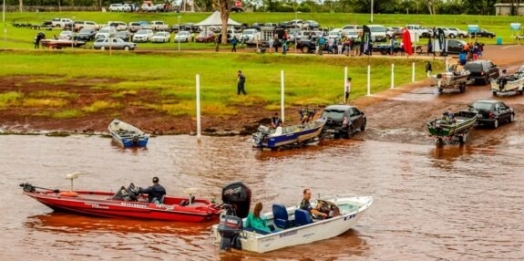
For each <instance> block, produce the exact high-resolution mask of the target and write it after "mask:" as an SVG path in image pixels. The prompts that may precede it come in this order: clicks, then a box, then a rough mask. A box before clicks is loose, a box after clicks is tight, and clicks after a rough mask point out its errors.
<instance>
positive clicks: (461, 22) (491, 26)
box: [0, 12, 524, 50]
mask: <svg viewBox="0 0 524 261" xmlns="http://www.w3.org/2000/svg"><path fill="white" fill-rule="evenodd" d="M209 15H210V13H183V14H180V16H181V21H180V22H181V23H188V22H193V23H196V22H200V21H202V20H203V19H205V18H206V17H207V16H209ZM54 17H67V18H72V19H76V20H90V21H95V22H97V23H99V24H107V22H108V21H123V22H131V21H141V20H146V21H152V20H163V21H164V22H166V23H167V24H169V25H176V24H177V17H178V14H175V13H110V12H106V13H102V12H61V13H58V12H42V13H28V12H26V13H7V14H6V22H7V25H6V29H7V34H6V35H5V36H6V40H7V41H0V43H1V44H0V48H23V49H31V48H33V45H32V41H33V38H34V36H35V35H36V32H37V31H35V30H31V29H27V28H15V27H12V26H11V24H12V23H13V22H24V23H33V24H41V23H42V22H43V21H44V20H50V19H52V18H54ZM231 18H232V19H234V20H236V21H238V22H240V23H247V24H249V25H251V24H252V23H254V22H280V21H288V20H292V19H295V13H233V14H232V15H231ZM298 18H299V19H303V20H307V19H312V20H316V21H318V22H319V23H320V24H321V26H323V27H330V28H336V27H341V26H343V25H346V24H369V23H370V22H369V18H370V15H369V14H354V13H337V14H332V13H300V14H298ZM513 22H517V23H522V24H524V17H522V16H518V17H510V16H477V15H433V16H431V15H417V14H409V15H406V14H375V15H374V20H373V23H374V24H383V25H385V26H393V25H395V26H403V25H406V24H420V25H422V26H426V27H433V26H456V27H459V28H461V29H462V30H467V25H468V24H478V25H479V26H480V27H481V28H485V29H487V30H490V31H493V32H495V33H496V34H497V37H501V38H502V40H503V43H513V42H514V41H513V40H512V38H511V35H512V32H511V30H510V28H509V24H510V23H513ZM59 32H60V31H59V30H53V31H52V32H49V31H45V33H46V35H47V37H48V38H50V37H52V36H53V34H57V35H58V34H59ZM481 41H482V42H485V43H488V44H494V43H495V41H496V39H495V38H494V39H487V38H483V39H482V40H481ZM422 42H425V40H424V39H423V40H422ZM181 46H182V50H187V49H209V48H212V46H213V44H200V43H189V44H186V43H182V44H181ZM177 47H178V45H177V44H174V43H166V44H150V43H148V44H139V47H138V48H148V49H149V48H152V49H157V48H161V49H166V48H167V49H170V50H176V49H177Z"/></svg>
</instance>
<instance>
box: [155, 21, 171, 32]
mask: <svg viewBox="0 0 524 261" xmlns="http://www.w3.org/2000/svg"><path fill="white" fill-rule="evenodd" d="M168 28H169V26H168V25H167V24H166V23H164V21H151V29H153V30H154V31H166V30H167V29H168Z"/></svg>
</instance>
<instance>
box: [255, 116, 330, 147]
mask: <svg viewBox="0 0 524 261" xmlns="http://www.w3.org/2000/svg"><path fill="white" fill-rule="evenodd" d="M325 123H326V119H324V118H320V119H317V120H315V121H312V122H308V123H305V124H297V125H291V126H285V127H277V128H275V129H272V128H269V127H267V126H263V125H260V127H258V130H257V133H255V134H253V143H254V146H255V147H258V148H270V149H276V148H280V147H291V146H302V145H307V144H309V143H312V142H316V141H318V139H319V136H320V134H321V133H322V129H323V128H324V124H325Z"/></svg>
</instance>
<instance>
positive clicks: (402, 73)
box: [0, 50, 443, 118]
mask: <svg viewBox="0 0 524 261" xmlns="http://www.w3.org/2000/svg"><path fill="white" fill-rule="evenodd" d="M0 55H1V57H2V60H3V61H2V63H1V64H0V77H8V76H16V75H22V76H29V77H31V80H30V83H32V84H39V83H41V84H45V85H56V86H59V85H60V86H63V85H71V86H73V89H72V90H70V91H69V92H68V93H62V92H38V93H25V94H24V92H23V90H24V85H23V84H14V86H8V88H7V89H8V91H6V92H2V93H0V109H2V108H3V109H7V108H9V107H11V106H34V107H46V106H52V107H54V108H56V107H60V108H62V109H63V110H64V113H63V114H58V115H56V117H59V118H60V117H63V118H67V117H76V116H78V115H83V114H87V113H90V112H95V111H98V110H103V109H105V108H119V107H121V106H123V104H124V101H123V100H124V99H127V100H126V102H125V104H126V105H129V104H131V105H133V106H139V107H144V108H150V109H154V110H156V111H160V112H166V113H168V114H171V115H194V113H195V107H194V100H195V75H197V74H199V75H200V77H201V89H202V95H201V97H202V103H203V113H204V114H211V115H233V114H237V113H239V111H238V110H239V109H238V108H239V107H242V106H250V105H263V106H265V108H266V109H275V108H278V107H279V104H280V72H281V70H284V72H285V88H286V104H287V105H288V106H291V105H303V104H319V105H321V104H331V103H338V102H341V101H342V92H343V76H344V69H343V68H344V67H345V66H347V67H348V71H349V76H350V77H352V78H353V81H352V83H353V84H352V87H353V88H352V94H351V97H352V98H356V97H359V96H363V95H365V94H366V93H367V88H366V86H367V76H366V74H367V66H368V65H370V66H371V71H372V75H371V86H372V93H377V92H379V91H382V90H385V89H387V88H389V87H390V73H391V63H394V64H395V72H396V78H395V79H396V82H395V84H396V85H397V86H398V85H400V84H404V83H407V82H410V81H411V69H412V63H413V62H415V63H416V72H417V74H416V78H417V79H419V80H420V79H424V77H425V76H424V61H420V60H419V61H415V60H412V59H406V58H399V59H388V58H374V59H368V58H346V57H333V56H331V57H326V56H325V57H318V56H306V55H298V56H294V55H288V56H282V55H280V54H265V55H256V54H247V53H246V54H244V53H237V54H231V53H211V52H210V53H184V52H182V53H176V52H174V53H169V52H168V53H153V54H147V55H145V54H137V53H123V52H120V53H114V54H113V55H112V56H109V55H108V54H107V53H105V54H104V53H100V52H90V51H87V52H83V51H77V50H75V51H72V52H70V51H65V52H60V51H58V52H47V51H44V50H42V51H18V52H2V53H1V54H0ZM433 64H434V65H433V66H434V67H433V70H434V71H437V70H442V68H443V64H442V62H436V61H435V62H434V63H433ZM238 69H241V70H243V72H244V73H245V75H246V78H247V81H246V91H247V92H248V95H247V96H237V95H236V80H237V78H236V71H237V70H238ZM107 79H110V80H107ZM76 88H78V89H76ZM85 88H92V89H96V90H107V91H108V92H111V93H112V99H111V101H109V102H108V101H106V102H105V103H104V102H102V101H98V103H93V104H91V105H89V106H84V107H83V108H80V109H78V108H77V110H80V111H73V112H71V108H72V105H71V104H72V103H74V102H73V101H74V100H75V99H76V97H77V96H75V90H80V89H85ZM4 89H5V88H4ZM144 92H147V95H149V96H155V97H159V98H158V99H157V100H158V101H157V102H154V103H153V102H150V99H142V98H141V95H142V94H143V93H144ZM130 94H131V97H132V99H131V101H129V98H128V97H129V95H130ZM126 97H127V98H126ZM39 100H40V101H39ZM42 100H44V101H45V102H42Z"/></svg>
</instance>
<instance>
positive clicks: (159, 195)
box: [138, 177, 166, 204]
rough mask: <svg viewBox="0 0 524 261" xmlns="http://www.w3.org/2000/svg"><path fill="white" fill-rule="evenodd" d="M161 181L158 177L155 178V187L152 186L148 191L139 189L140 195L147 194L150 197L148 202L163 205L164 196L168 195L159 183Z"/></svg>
mask: <svg viewBox="0 0 524 261" xmlns="http://www.w3.org/2000/svg"><path fill="white" fill-rule="evenodd" d="M159 181H160V180H159V179H158V177H154V178H153V186H150V187H148V188H146V189H143V188H139V189H138V193H145V194H147V195H148V201H149V202H152V203H155V204H161V203H163V201H164V196H165V195H166V189H165V188H164V187H163V186H162V185H160V184H159V183H158V182H159Z"/></svg>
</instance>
